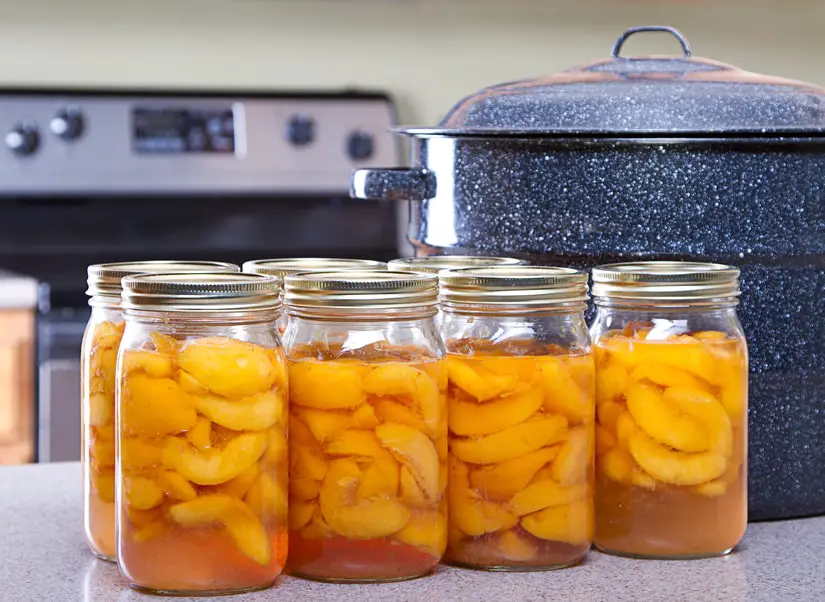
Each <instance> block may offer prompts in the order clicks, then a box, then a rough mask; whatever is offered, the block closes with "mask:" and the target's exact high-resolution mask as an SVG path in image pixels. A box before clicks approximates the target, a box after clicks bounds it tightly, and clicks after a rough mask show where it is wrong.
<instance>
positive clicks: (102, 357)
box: [80, 261, 240, 562]
mask: <svg viewBox="0 0 825 602" xmlns="http://www.w3.org/2000/svg"><path fill="white" fill-rule="evenodd" d="M170 270H180V271H201V272H204V271H215V270H226V271H230V272H237V271H239V270H240V268H239V267H238V266H236V265H233V264H231V263H222V262H218V261H140V262H125V263H104V264H98V265H92V266H89V269H88V285H89V289H88V291H87V294H88V295H90V296H91V299H90V300H89V305H90V306H91V307H92V314H91V318H90V320H89V323H88V324H87V326H86V332H85V333H84V335H83V344H82V347H81V354H80V365H81V379H80V390H81V413H82V414H81V415H82V418H81V423H82V426H81V439H82V442H83V443H82V453H81V468H82V471H83V524H84V532H85V536H86V542H87V543H88V545H89V548H90V549H91V550H92V552H94V553H95V554H96V555H97V556H99V557H101V558H103V559H104V560H109V561H111V562H114V561H115V505H114V502H115V439H114V431H115V363H116V360H117V351H118V348H119V346H120V339H121V337H122V336H123V327H124V322H123V313H122V311H121V309H120V292H121V288H120V280H121V278H123V277H124V276H131V275H134V274H141V273H145V272H162V271H167V272H168V271H170Z"/></svg>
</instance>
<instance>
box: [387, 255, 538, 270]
mask: <svg viewBox="0 0 825 602" xmlns="http://www.w3.org/2000/svg"><path fill="white" fill-rule="evenodd" d="M524 263H525V262H524V261H523V260H521V259H516V258H515V257H486V256H484V255H427V256H425V257H401V258H399V259H393V260H391V261H390V262H389V263H387V268H388V269H390V270H394V271H397V272H423V273H425V274H438V273H439V272H441V271H443V270H460V269H462V268H483V267H492V266H504V265H524Z"/></svg>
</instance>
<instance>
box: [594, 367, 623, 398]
mask: <svg viewBox="0 0 825 602" xmlns="http://www.w3.org/2000/svg"><path fill="white" fill-rule="evenodd" d="M627 376H628V374H627V368H625V367H624V366H622V365H621V364H611V365H608V366H605V367H604V368H601V369H599V370H598V371H597V372H596V403H597V404H599V405H600V404H602V403H608V402H612V401H615V400H616V399H618V398H619V397H621V396H622V395H623V394H624V391H625V388H626V387H627Z"/></svg>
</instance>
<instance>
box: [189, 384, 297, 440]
mask: <svg viewBox="0 0 825 602" xmlns="http://www.w3.org/2000/svg"><path fill="white" fill-rule="evenodd" d="M193 399H194V400H195V407H196V408H197V410H198V411H199V412H200V413H201V414H203V415H204V416H206V417H207V418H209V420H211V421H212V422H214V423H215V424H220V425H221V426H225V427H226V428H228V429H231V430H233V431H262V430H265V429H268V428H269V427H270V426H272V425H273V424H275V422H276V420H277V418H278V414H279V413H280V412H281V407H282V406H285V405H286V400H285V399H284V398H283V396H282V395H279V394H278V393H276V392H275V391H265V392H263V393H257V394H255V395H251V396H249V397H246V398H244V399H238V400H236V401H231V400H228V399H225V398H222V397H217V396H215V395H207V396H203V397H194V398H193Z"/></svg>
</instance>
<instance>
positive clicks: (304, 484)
mask: <svg viewBox="0 0 825 602" xmlns="http://www.w3.org/2000/svg"><path fill="white" fill-rule="evenodd" d="M320 491H321V481H316V480H315V479H306V478H302V477H297V478H295V477H293V478H290V479H289V497H290V499H294V500H299V501H302V502H311V501H312V500H314V499H315V498H317V497H318V493H319V492H320Z"/></svg>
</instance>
